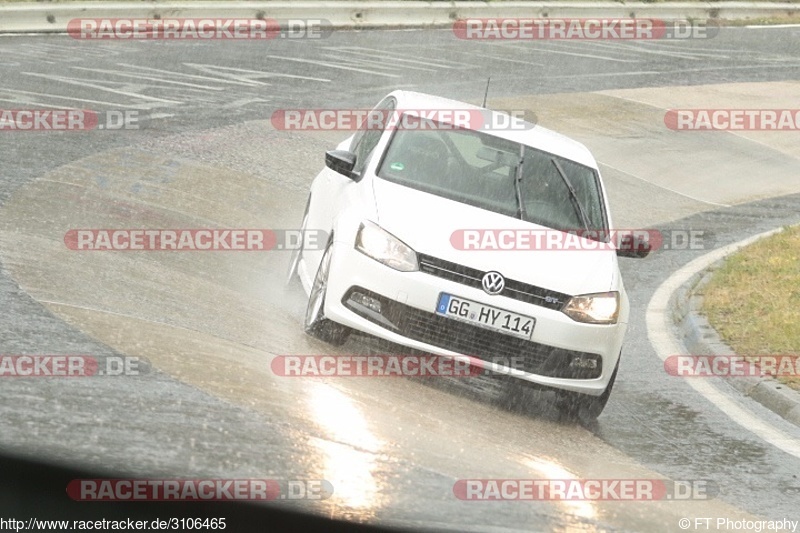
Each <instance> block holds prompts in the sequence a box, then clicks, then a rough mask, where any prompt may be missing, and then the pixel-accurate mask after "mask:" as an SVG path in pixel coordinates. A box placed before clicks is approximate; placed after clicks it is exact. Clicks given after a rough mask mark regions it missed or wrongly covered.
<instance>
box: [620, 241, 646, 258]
mask: <svg viewBox="0 0 800 533" xmlns="http://www.w3.org/2000/svg"><path fill="white" fill-rule="evenodd" d="M651 250H652V248H651V246H650V243H649V242H647V241H643V240H641V239H638V238H635V237H634V236H633V235H623V236H622V237H621V238H620V240H619V247H618V248H617V256H618V257H633V258H635V259H642V258H644V257H647V256H648V255H650V251H651Z"/></svg>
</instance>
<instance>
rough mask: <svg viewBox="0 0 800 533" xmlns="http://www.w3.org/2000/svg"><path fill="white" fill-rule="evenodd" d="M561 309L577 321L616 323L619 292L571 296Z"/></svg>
mask: <svg viewBox="0 0 800 533" xmlns="http://www.w3.org/2000/svg"><path fill="white" fill-rule="evenodd" d="M562 311H563V312H564V313H566V315H567V316H568V317H570V318H571V319H572V320H575V321H577V322H587V323H589V324H616V323H617V317H618V316H619V293H618V292H616V291H614V292H601V293H597V294H582V295H580V296H573V297H572V298H570V300H569V301H568V302H567V305H565V306H564V309H562Z"/></svg>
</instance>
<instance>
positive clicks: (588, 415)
mask: <svg viewBox="0 0 800 533" xmlns="http://www.w3.org/2000/svg"><path fill="white" fill-rule="evenodd" d="M621 355H622V354H620V357H621ZM617 370H619V359H618V360H617V366H615V367H614V372H613V373H612V374H611V379H609V380H608V385H606V390H604V391H603V394H601V395H600V396H590V395H589V394H581V393H577V392H569V391H557V392H556V406H557V408H558V410H559V412H560V413H561V414H563V415H565V416H567V417H569V418H577V419H580V420H594V419H596V418H597V417H598V416H600V414H601V413H602V412H603V409H605V407H606V404H607V403H608V399H609V398H610V397H611V389H613V388H614V382H615V381H616V379H617Z"/></svg>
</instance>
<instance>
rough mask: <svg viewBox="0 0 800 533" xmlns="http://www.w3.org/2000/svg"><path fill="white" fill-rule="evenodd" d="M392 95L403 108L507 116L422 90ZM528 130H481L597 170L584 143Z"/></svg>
mask: <svg viewBox="0 0 800 533" xmlns="http://www.w3.org/2000/svg"><path fill="white" fill-rule="evenodd" d="M388 96H392V97H394V98H395V99H396V100H397V108H398V109H400V110H406V109H414V110H455V109H459V110H461V109H466V110H477V111H481V112H482V113H487V112H488V113H492V114H497V115H507V113H503V112H499V111H495V110H492V109H485V108H482V107H478V106H476V105H472V104H467V103H465V102H459V101H458V100H451V99H449V98H442V97H440V96H434V95H431V94H425V93H419V92H414V91H401V90H398V91H394V92H392V93H390V94H389V95H388ZM525 125H526V126H529V127H528V128H527V129H514V128H508V129H495V130H481V131H483V132H484V133H487V134H489V135H494V136H495V137H500V138H502V139H507V140H509V141H514V142H518V143H520V144H524V145H526V146H530V147H532V148H537V149H539V150H544V151H546V152H550V153H552V154H555V155H558V156H561V157H564V158H566V159H571V160H572V161H575V162H577V163H581V164H582V165H585V166H588V167H591V168H594V169H597V162H596V161H595V159H594V157H593V156H592V154H591V152H589V149H588V148H586V146H584V145H583V144H581V143H579V142H578V141H576V140H574V139H570V138H569V137H567V136H565V135H562V134H560V133H556V132H554V131H552V130H549V129H547V128H545V127H542V126H539V125H536V124H533V123H530V122H525Z"/></svg>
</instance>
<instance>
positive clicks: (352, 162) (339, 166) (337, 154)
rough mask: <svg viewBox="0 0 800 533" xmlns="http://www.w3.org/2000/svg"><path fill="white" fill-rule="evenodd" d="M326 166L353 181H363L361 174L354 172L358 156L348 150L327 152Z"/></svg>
mask: <svg viewBox="0 0 800 533" xmlns="http://www.w3.org/2000/svg"><path fill="white" fill-rule="evenodd" d="M325 166H326V167H328V168H329V169H331V170H333V171H335V172H338V173H339V174H341V175H342V176H346V177H348V178H350V179H351V180H353V181H358V180H359V179H361V174H360V173H358V172H354V171H353V168H354V167H355V166H356V154H354V153H353V152H350V151H348V150H331V151H329V152H325Z"/></svg>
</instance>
